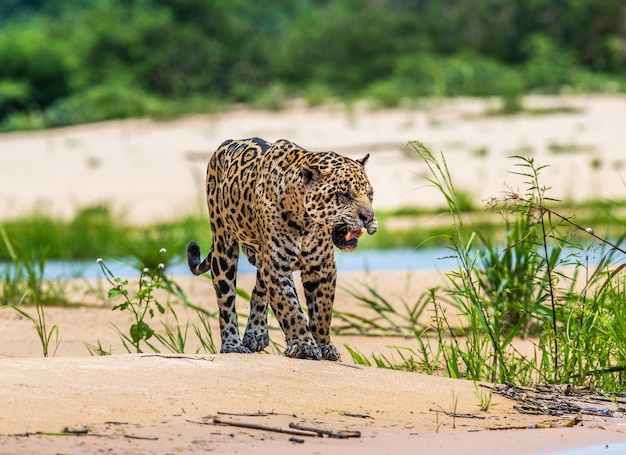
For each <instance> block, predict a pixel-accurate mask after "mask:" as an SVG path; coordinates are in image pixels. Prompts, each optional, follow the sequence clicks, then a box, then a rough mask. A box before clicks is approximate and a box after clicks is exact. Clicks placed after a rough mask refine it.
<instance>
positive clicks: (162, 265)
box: [157, 262, 165, 270]
mask: <svg viewBox="0 0 626 455" xmlns="http://www.w3.org/2000/svg"><path fill="white" fill-rule="evenodd" d="M157 268H158V269H159V270H163V269H164V268H165V264H163V263H162V262H159V265H158V266H157Z"/></svg>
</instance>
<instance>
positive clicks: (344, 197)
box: [338, 192, 354, 204]
mask: <svg viewBox="0 0 626 455" xmlns="http://www.w3.org/2000/svg"><path fill="white" fill-rule="evenodd" d="M338 198H339V202H340V203H342V204H348V203H350V202H352V200H353V199H354V197H353V196H352V194H350V193H348V192H345V193H339V194H338Z"/></svg>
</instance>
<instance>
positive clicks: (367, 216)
mask: <svg viewBox="0 0 626 455" xmlns="http://www.w3.org/2000/svg"><path fill="white" fill-rule="evenodd" d="M311 156H312V159H310V160H309V162H307V163H304V164H302V167H301V175H302V179H303V182H304V184H305V196H304V200H305V207H306V211H307V215H308V216H309V217H310V218H312V219H313V220H314V221H316V222H317V223H319V224H322V225H324V226H327V227H328V228H329V229H330V233H331V235H332V239H333V243H334V244H335V246H336V247H337V248H339V249H341V250H342V251H354V250H356V249H357V247H358V243H359V237H361V235H362V234H363V230H365V231H367V233H368V234H370V235H371V234H373V233H374V232H376V229H377V221H376V218H375V216H374V209H373V208H372V201H373V197H374V190H373V189H372V185H371V184H370V182H369V180H368V178H367V175H366V174H365V163H366V162H367V160H368V158H369V155H366V156H365V157H364V158H362V159H360V160H352V159H350V158H347V157H344V156H341V155H338V154H336V153H333V152H314V153H313V152H312V153H311Z"/></svg>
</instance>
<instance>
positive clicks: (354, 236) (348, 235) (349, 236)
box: [345, 229, 363, 242]
mask: <svg viewBox="0 0 626 455" xmlns="http://www.w3.org/2000/svg"><path fill="white" fill-rule="evenodd" d="M362 235H363V231H362V230H361V229H359V230H356V231H348V232H347V233H346V237H345V238H346V242H349V241H350V240H352V239H358V238H359V237H361V236H362Z"/></svg>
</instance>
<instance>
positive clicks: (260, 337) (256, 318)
mask: <svg viewBox="0 0 626 455" xmlns="http://www.w3.org/2000/svg"><path fill="white" fill-rule="evenodd" d="M243 344H244V346H245V347H247V348H248V349H249V350H250V351H252V352H259V351H262V350H263V349H265V348H266V347H267V346H268V345H269V344H270V337H269V333H268V331H267V290H266V289H265V284H264V282H263V280H262V279H261V274H260V273H259V272H258V271H257V273H256V284H255V285H254V289H253V290H252V296H251V298H250V315H249V316H248V324H247V325H246V332H245V333H244V335H243Z"/></svg>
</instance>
